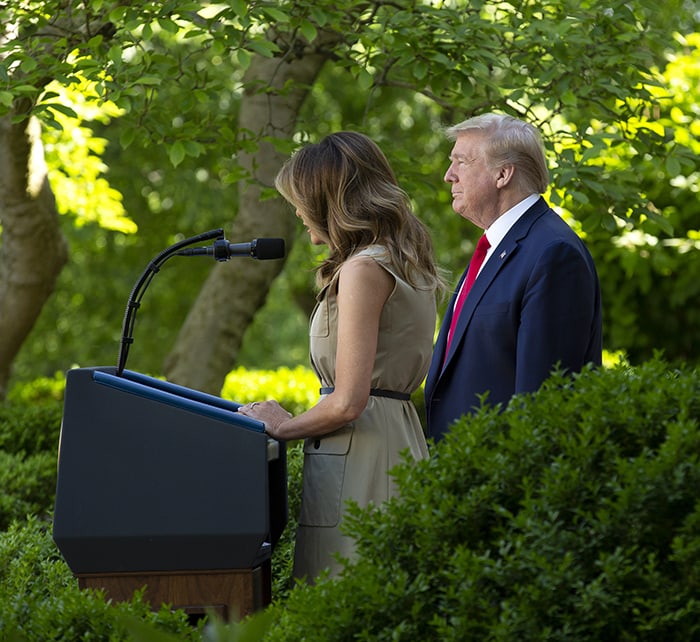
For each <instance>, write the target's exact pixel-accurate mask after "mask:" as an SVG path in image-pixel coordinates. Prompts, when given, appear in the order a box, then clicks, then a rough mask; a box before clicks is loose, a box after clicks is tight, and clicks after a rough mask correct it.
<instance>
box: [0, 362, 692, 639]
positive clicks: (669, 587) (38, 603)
mask: <svg viewBox="0 0 700 642" xmlns="http://www.w3.org/2000/svg"><path fill="white" fill-rule="evenodd" d="M308 376H310V375H309V373H306V372H304V371H291V372H290V371H284V372H283V376H281V377H279V378H278V379H275V377H274V376H273V375H272V373H258V374H255V373H253V374H251V375H250V376H248V377H244V375H243V372H242V371H238V372H236V373H232V375H231V377H230V378H229V381H228V386H229V390H231V389H236V390H237V391H238V393H239V395H241V394H242V395H243V396H244V397H246V398H261V397H267V396H268V394H266V393H268V392H271V393H274V395H277V396H279V395H280V394H281V392H282V391H283V389H284V385H283V381H287V383H289V384H290V387H289V392H288V394H287V397H286V399H285V400H284V403H286V404H287V405H288V406H289V407H294V406H295V404H299V407H300V408H301V407H303V404H304V401H303V399H304V398H305V397H306V396H307V395H310V394H312V392H311V391H309V390H306V391H304V385H305V384H304V383H303V382H304V381H307V377H308ZM256 378H257V379H258V381H260V382H262V381H265V382H267V384H268V386H269V387H268V389H265V388H264V386H263V387H260V388H257V389H253V388H250V389H248V390H245V384H244V381H247V382H249V381H253V380H255V379H256ZM311 382H312V380H310V385H313V383H311ZM59 386H60V382H58V381H57V380H56V381H48V382H38V384H37V386H36V387H35V388H34V389H33V390H32V389H31V388H23V389H22V390H21V391H20V390H16V391H15V394H13V399H12V401H11V402H8V404H9V403H11V404H13V405H14V404H19V403H21V402H20V400H25V401H31V400H34V402H35V401H36V399H37V397H36V395H37V394H39V395H41V396H43V397H46V396H55V395H56V393H57V388H58V387H59ZM261 386H262V384H261ZM248 395H250V397H248ZM269 396H272V395H269ZM239 398H240V397H239ZM241 400H246V399H245V398H244V399H241ZM54 403H55V402H54ZM27 408H29V407H27ZM19 414H20V413H17V416H19ZM11 416H14V415H10V414H5V415H3V417H4V419H3V421H2V422H0V434H1V435H3V437H2V439H3V444H5V445H4V446H3V447H4V448H8V446H7V444H8V443H10V442H14V441H16V440H17V439H18V436H17V434H16V432H15V430H16V429H15V428H14V426H16V425H17V424H18V423H21V422H18V421H17V420H14V419H12V420H9V421H8V417H10V418H11ZM27 416H28V417H32V416H35V415H34V412H33V411H32V410H30V409H28V411H27ZM55 418H56V416H55V415H51V414H50V413H49V414H48V415H46V421H47V429H46V430H44V431H43V432H45V433H46V438H45V442H44V443H46V444H48V443H50V442H51V440H52V437H51V436H50V435H51V434H53V435H55V434H56V424H55ZM38 423H40V422H38ZM29 424H30V422H29V420H27V422H26V423H25V425H29ZM699 424H700V371H698V370H697V369H692V368H689V367H675V366H672V365H670V364H669V363H668V362H666V361H663V360H661V359H653V360H651V361H649V362H647V363H644V364H642V365H640V366H634V367H632V366H629V365H626V364H619V365H617V366H615V367H612V368H603V369H598V370H586V371H584V372H583V373H581V374H580V375H578V376H577V377H575V378H574V379H573V380H571V379H569V378H567V377H564V376H561V375H559V374H555V375H554V376H553V377H552V378H551V379H550V380H549V381H548V382H546V383H545V385H544V386H543V388H542V389H541V390H540V391H539V392H537V393H535V394H533V395H530V396H527V397H520V398H516V399H514V400H513V402H512V403H511V404H510V405H509V406H508V407H507V408H505V409H493V408H489V407H488V405H486V406H485V407H484V408H483V409H482V410H481V411H480V412H479V413H478V414H477V415H475V416H473V417H471V418H469V419H465V420H463V421H461V422H459V423H458V424H457V425H455V427H454V429H453V431H452V433H451V434H450V435H449V436H448V438H447V439H446V440H445V441H443V442H441V443H440V444H439V445H437V446H433V457H432V458H431V459H429V460H426V461H424V462H422V463H421V464H419V465H417V466H413V465H406V466H401V467H399V468H398V469H397V470H396V473H395V474H396V477H397V480H398V483H399V485H400V488H401V491H402V495H401V497H400V498H399V499H397V500H393V501H392V502H390V503H389V504H387V505H386V506H384V507H383V508H382V509H381V510H379V509H375V510H372V509H370V510H364V511H363V510H359V509H356V508H355V509H353V517H352V519H351V521H350V523H349V525H348V529H349V532H350V533H351V534H352V535H353V536H354V537H356V538H357V540H358V543H359V551H360V552H359V556H358V558H357V559H356V560H354V561H353V562H350V563H348V565H347V567H346V571H345V573H344V575H343V576H342V577H341V578H339V579H336V580H327V579H321V580H320V581H319V582H318V583H317V585H316V586H313V587H306V586H297V587H294V588H292V585H291V583H290V580H289V563H290V560H291V552H292V547H293V522H292V524H291V526H292V528H291V529H289V531H288V532H287V533H285V537H284V540H283V543H282V544H281V545H280V546H279V547H278V551H277V552H276V553H275V555H276V557H275V559H274V560H273V569H274V568H275V567H277V568H278V570H277V571H276V573H277V577H276V580H275V586H274V589H273V590H274V593H273V595H274V598H275V601H276V603H275V604H274V605H273V606H271V607H270V608H268V609H267V610H266V611H265V612H264V613H261V614H258V615H256V616H254V617H253V618H252V620H251V621H250V622H246V623H245V624H244V625H238V624H233V623H230V624H225V623H222V622H217V621H214V620H212V621H209V622H208V624H205V623H203V622H200V623H199V625H200V629H199V630H196V629H194V628H192V627H191V626H190V625H189V624H188V623H187V621H186V619H185V618H184V617H183V614H177V613H176V614H170V613H168V612H167V611H165V610H163V611H161V612H160V613H156V614H153V613H151V612H150V611H149V610H148V608H147V607H146V606H145V605H144V604H143V603H142V602H141V600H140V597H139V596H138V595H136V596H135V597H134V599H133V600H132V602H131V603H128V604H121V605H118V606H116V607H115V606H111V607H110V606H109V605H108V604H106V603H105V602H104V598H103V597H101V596H100V595H99V594H94V593H90V592H81V591H79V590H78V588H77V583H76V581H75V580H74V578H72V576H71V574H70V572H69V570H68V568H67V567H66V565H65V563H64V562H63V560H62V559H61V557H60V555H59V553H58V551H57V550H56V548H55V545H54V544H53V542H52V540H51V537H50V522H49V521H48V520H47V519H46V517H29V518H27V519H25V518H24V516H18V517H17V519H16V520H15V521H14V522H12V524H11V525H10V526H9V528H7V529H6V530H5V531H4V532H3V533H0V631H2V634H0V640H1V641H2V642H5V641H6V640H12V641H13V642H14V641H15V640H23V641H26V642H34V641H36V642H39V641H42V642H43V641H44V640H46V639H55V640H66V641H67V640H76V639H92V640H96V641H99V640H104V641H105V642H107V641H110V642H112V641H115V640H119V641H120V640H127V639H133V640H137V641H141V640H143V641H144V642H146V641H148V642H153V641H154V640H162V642H166V641H167V642H173V641H175V640H187V639H191V640H200V639H206V640H209V641H210V642H214V641H217V642H225V641H226V640H238V641H239V642H243V641H244V640H260V639H266V640H271V641H273V640H274V641H276V640H295V641H296V640H300V639H305V640H311V641H313V640H319V641H321V640H323V641H324V642H325V641H327V640H441V641H449V640H459V641H469V640H474V641H477V640H478V641H479V642H482V641H488V640H501V641H505V640H508V641H512V640H518V642H527V641H529V640H532V641H533V642H535V641H536V642H542V641H545V640H552V641H555V640H556V641H558V642H559V641H571V642H582V641H586V640H590V641H591V642H594V641H595V642H606V641H608V640H609V641H611V642H612V641H615V642H619V641H623V640H630V641H631V640H635V641H649V642H651V641H655V640H661V639H663V640H665V641H669V642H675V641H678V642H680V641H685V640H691V639H696V638H697V637H698V636H700V624H698V623H699V622H700V556H699V555H698V550H700V513H699V512H698V511H699V510H700V430H699ZM41 432H42V431H35V435H36V437H37V440H38V441H41V440H42V437H41V436H40V433H41ZM22 447H23V448H24V447H27V448H29V446H28V445H27V442H24V445H23V446H22ZM291 451H292V453H293V455H292V465H291V467H290V501H291V502H297V501H298V486H299V480H300V465H301V458H300V451H299V449H298V448H296V447H294V448H292V449H291ZM29 452H31V449H29ZM48 504H50V501H48V498H44V501H43V502H40V504H39V505H43V506H46V505H48ZM296 510H297V504H294V506H293V508H292V511H293V512H296ZM37 580H38V581H37ZM205 626H206V627H207V629H206V631H205V630H204V629H203V627H205ZM168 631H169V632H170V633H168ZM263 631H265V632H263ZM3 635H4V637H3ZM8 636H9V637H8Z"/></svg>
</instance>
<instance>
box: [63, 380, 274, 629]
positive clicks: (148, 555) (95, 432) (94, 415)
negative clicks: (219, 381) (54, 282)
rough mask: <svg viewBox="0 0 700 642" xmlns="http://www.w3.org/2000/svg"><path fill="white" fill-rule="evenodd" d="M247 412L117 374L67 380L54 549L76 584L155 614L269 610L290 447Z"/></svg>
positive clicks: (235, 613) (191, 392) (183, 390)
mask: <svg viewBox="0 0 700 642" xmlns="http://www.w3.org/2000/svg"><path fill="white" fill-rule="evenodd" d="M239 407H240V405H239V404H236V403H233V402H230V401H227V400H224V399H221V398H219V397H216V396H214V395H208V394H205V393H201V392H199V391H196V390H192V389H189V388H185V387H183V386H178V385H176V384H172V383H169V382H165V381H161V380H159V379H155V378H152V377H148V376H146V375H143V374H139V373H136V372H131V371H128V370H125V371H123V372H122V373H121V374H119V375H117V370H116V368H110V367H98V368H79V369H75V370H70V371H69V372H68V374H67V377H66V389H65V401H64V411H63V421H62V425H61V436H60V442H59V458H58V477H57V484H56V504H55V510H54V524H53V538H54V541H55V542H56V545H57V547H58V549H59V551H60V552H61V553H62V555H63V557H64V558H65V560H66V562H67V564H68V566H69V567H70V569H71V571H72V572H73V574H74V575H76V576H77V578H78V581H79V584H80V586H81V587H84V588H99V589H103V590H104V591H105V592H106V594H107V596H108V597H111V598H112V599H114V600H128V599H131V597H132V595H133V592H134V591H135V590H137V589H141V588H144V587H145V593H144V596H145V598H146V599H147V600H148V601H149V602H150V603H151V605H152V606H153V607H154V608H160V606H161V605H162V604H168V605H170V606H171V607H173V608H183V609H185V610H186V611H187V612H189V613H190V614H200V613H201V614H203V613H205V612H207V611H208V610H213V611H215V612H217V613H218V614H220V615H221V616H222V617H223V618H225V619H228V618H231V617H236V616H240V617H242V616H245V615H247V614H249V613H251V612H253V611H255V610H258V609H260V608H263V607H264V606H265V605H266V604H268V603H269V602H270V599H271V589H270V579H271V578H270V559H271V554H272V550H273V548H274V546H275V545H276V543H277V541H278V540H279V537H280V535H281V534H282V531H283V530H284V527H285V525H286V523H287V470H286V450H285V445H284V443H281V442H278V441H276V440H273V439H270V438H268V437H267V435H265V434H264V432H263V424H262V423H261V422H259V421H256V420H254V419H251V418H249V417H245V416H243V415H239V414H238V413H237V412H236V410H237V409H238V408H239Z"/></svg>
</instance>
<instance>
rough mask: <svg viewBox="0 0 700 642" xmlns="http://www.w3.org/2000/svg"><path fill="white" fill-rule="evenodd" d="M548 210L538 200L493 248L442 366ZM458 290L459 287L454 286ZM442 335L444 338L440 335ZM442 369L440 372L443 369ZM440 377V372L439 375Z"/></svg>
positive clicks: (442, 330) (447, 321)
mask: <svg viewBox="0 0 700 642" xmlns="http://www.w3.org/2000/svg"><path fill="white" fill-rule="evenodd" d="M548 209H549V206H548V205H547V203H546V201H545V200H544V199H543V198H541V197H540V199H539V200H538V201H537V202H536V203H535V204H534V205H533V206H532V207H530V209H528V210H527V211H526V212H525V213H524V214H523V215H522V216H521V217H520V218H519V219H518V220H517V221H516V222H515V225H513V227H512V228H511V229H510V230H509V231H508V233H507V234H506V235H505V237H504V238H503V240H502V241H501V242H500V243H499V244H498V246H497V247H496V248H495V249H494V251H493V254H492V255H491V256H490V257H489V260H488V261H487V262H486V263H485V264H484V267H483V268H482V270H481V272H480V273H479V276H478V278H477V279H476V281H474V285H473V286H472V289H471V290H470V291H469V296H467V299H466V301H465V302H464V306H463V307H462V311H461V313H460V315H459V320H458V321H457V327H456V328H455V332H454V336H453V337H452V342H451V344H450V351H449V353H448V354H447V358H446V359H445V360H444V367H446V366H447V365H448V364H449V362H450V361H451V359H452V357H453V356H454V353H455V351H456V348H457V345H459V343H460V341H461V340H462V337H463V336H464V333H465V331H466V329H467V326H468V325H469V322H470V321H471V318H472V315H473V314H474V310H475V309H476V306H477V304H478V303H479V301H480V300H481V298H482V297H483V296H484V293H485V292H486V290H488V288H489V286H490V285H491V282H492V281H493V280H494V279H495V278H496V275H497V274H498V273H499V272H500V270H501V268H502V267H503V266H504V265H505V264H506V262H507V261H508V259H509V258H510V257H511V256H512V255H513V254H515V252H516V251H517V249H518V246H519V244H520V241H521V240H522V239H523V238H525V237H526V236H527V234H528V232H529V231H530V228H531V227H532V225H533V223H534V222H535V221H536V220H537V219H538V218H539V217H540V216H542V214H544V212H545V211H547V210H548ZM465 275H466V271H465V273H464V274H463V275H462V278H461V279H460V281H459V283H460V284H461V283H462V281H463V280H464V278H465ZM457 291H459V286H458V287H457ZM454 298H455V297H454V295H453V297H452V299H451V300H450V306H449V307H448V308H447V309H448V310H449V311H450V313H449V314H448V315H446V316H445V320H444V321H443V323H442V327H441V328H440V334H439V336H438V344H439V345H436V348H439V349H440V353H439V354H444V348H445V344H446V336H447V328H449V325H450V319H451V318H452V312H451V311H452V307H453V304H454ZM443 334H444V336H443ZM444 367H441V369H440V372H441V371H442V370H443V369H444ZM438 375H439V373H438Z"/></svg>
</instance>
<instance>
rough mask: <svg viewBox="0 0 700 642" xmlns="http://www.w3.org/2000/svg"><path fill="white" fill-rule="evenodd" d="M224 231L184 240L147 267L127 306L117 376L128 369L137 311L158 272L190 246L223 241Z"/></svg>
mask: <svg viewBox="0 0 700 642" xmlns="http://www.w3.org/2000/svg"><path fill="white" fill-rule="evenodd" d="M223 238H224V231H223V229H221V228H217V229H215V230H210V231H209V232H203V233H202V234H198V235H197V236H192V237H190V238H187V239H184V240H182V241H179V242H177V243H175V244H174V245H171V246H170V247H168V248H166V249H165V250H163V251H162V252H161V253H160V254H158V256H156V257H155V258H154V259H153V260H152V261H151V262H150V263H149V264H148V266H147V267H146V269H145V270H144V272H143V274H141V277H140V278H139V280H138V281H137V282H136V285H134V288H133V289H132V291H131V295H130V296H129V302H128V303H127V306H126V312H125V313H124V323H123V325H122V338H121V345H120V348H119V360H118V365H117V376H121V374H122V373H123V372H124V368H125V367H126V358H127V355H128V353H129V347H130V346H131V344H132V343H133V342H134V337H133V332H134V323H135V321H136V311H137V310H138V309H139V307H140V305H141V299H142V298H143V294H144V292H145V291H146V288H147V287H148V285H149V284H150V282H151V280H152V279H153V277H154V275H155V274H156V272H158V271H159V270H160V268H161V266H162V265H163V263H165V262H166V261H167V260H168V259H169V258H170V257H171V256H174V255H175V254H177V253H178V252H179V251H180V250H181V249H182V248H184V247H187V246H188V245H193V244H195V243H203V242H205V241H209V240H211V239H223Z"/></svg>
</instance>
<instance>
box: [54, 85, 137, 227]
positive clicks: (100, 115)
mask: <svg viewBox="0 0 700 642" xmlns="http://www.w3.org/2000/svg"><path fill="white" fill-rule="evenodd" d="M91 91H92V90H91V88H90V85H89V84H87V83H84V84H83V85H81V86H76V87H72V88H64V87H60V86H57V85H56V86H55V88H53V89H52V91H51V95H52V96H54V97H55V98H56V101H58V100H60V103H58V102H53V103H47V109H48V108H49V107H50V108H51V110H52V112H53V115H52V118H55V119H56V121H57V125H58V126H57V127H55V128H52V129H49V130H46V132H45V133H44V136H43V139H44V149H45V157H46V162H47V164H48V166H49V181H50V182H51V187H52V189H53V192H54V194H55V196H56V205H57V208H58V211H59V212H60V213H62V214H70V215H71V216H73V217H75V219H76V222H77V224H78V225H84V224H86V223H88V222H94V221H96V222H98V223H99V224H100V225H101V226H102V227H105V228H108V229H112V230H118V231H121V232H125V233H131V232H135V231H136V226H135V225H134V223H133V222H132V221H131V220H130V219H129V218H128V217H127V215H126V212H125V211H124V207H123V205H122V197H121V194H120V193H119V192H118V191H116V190H115V189H113V188H112V187H110V185H109V183H108V182H107V180H106V179H105V177H104V173H105V171H106V169H107V168H106V167H105V165H104V163H103V162H102V160H101V156H102V154H103V152H104V149H105V145H106V144H107V141H106V140H105V139H103V138H99V137H96V136H95V135H94V134H93V132H92V129H90V128H89V126H87V125H86V124H85V121H86V120H87V121H89V120H93V119H102V120H104V119H107V118H109V116H110V115H112V116H113V115H116V113H117V112H116V110H115V108H114V106H109V105H107V106H105V108H104V110H99V109H98V108H97V107H96V105H95V104H94V103H90V102H89V101H86V98H87V97H88V96H89V95H90V93H91Z"/></svg>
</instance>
